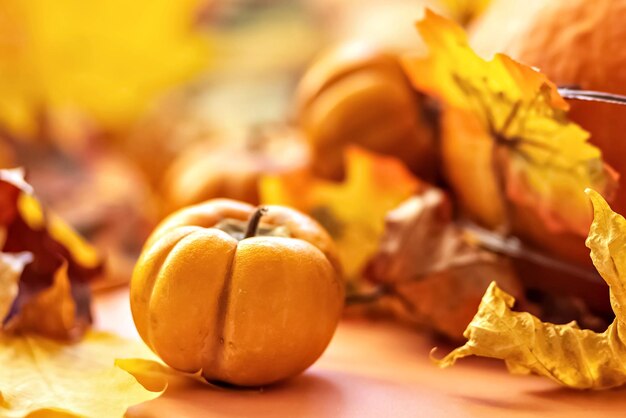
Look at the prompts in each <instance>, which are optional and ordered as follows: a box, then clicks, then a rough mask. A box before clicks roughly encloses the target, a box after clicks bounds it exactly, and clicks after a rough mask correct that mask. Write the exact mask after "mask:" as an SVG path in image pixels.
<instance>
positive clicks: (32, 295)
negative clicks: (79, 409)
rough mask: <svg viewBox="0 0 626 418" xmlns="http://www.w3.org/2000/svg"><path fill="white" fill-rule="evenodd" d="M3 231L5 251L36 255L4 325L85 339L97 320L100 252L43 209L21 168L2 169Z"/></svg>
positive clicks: (0, 217) (0, 211)
mask: <svg viewBox="0 0 626 418" xmlns="http://www.w3.org/2000/svg"><path fill="white" fill-rule="evenodd" d="M0 230H2V231H3V236H4V240H3V242H1V243H0V251H2V253H4V254H13V255H16V254H19V253H23V252H27V253H29V254H30V255H31V259H30V260H29V262H28V263H25V264H24V266H23V269H22V270H21V273H20V276H19V282H18V292H17V294H16V295H15V297H14V299H13V301H12V304H11V308H10V310H9V312H8V314H6V315H3V317H2V318H1V319H2V324H3V327H5V328H6V329H11V330H12V331H19V330H20V329H22V327H24V329H29V330H32V331H37V332H38V333H41V334H43V335H47V336H50V337H54V338H69V339H71V338H76V337H79V336H80V335H81V334H82V333H83V332H84V331H85V330H86V329H87V327H88V325H89V324H90V323H91V310H90V290H89V281H90V280H92V279H93V278H94V277H97V276H98V275H99V274H101V271H102V260H101V259H100V256H99V254H98V253H97V252H96V251H95V249H94V248H93V247H91V246H90V245H89V244H88V243H86V242H85V241H84V240H83V239H82V238H81V237H80V236H79V235H78V234H76V233H75V232H74V231H73V230H72V229H71V228H70V227H69V226H68V225H67V224H65V223H64V222H63V221H62V220H61V219H60V218H59V217H58V216H56V215H55V214H53V213H50V212H48V211H46V210H45V209H44V208H43V207H42V205H41V204H40V203H39V201H38V200H37V199H36V198H35V197H34V195H33V190H32V187H30V185H28V183H26V182H25V180H24V177H23V172H22V170H20V169H13V170H0ZM42 318H45V319H42Z"/></svg>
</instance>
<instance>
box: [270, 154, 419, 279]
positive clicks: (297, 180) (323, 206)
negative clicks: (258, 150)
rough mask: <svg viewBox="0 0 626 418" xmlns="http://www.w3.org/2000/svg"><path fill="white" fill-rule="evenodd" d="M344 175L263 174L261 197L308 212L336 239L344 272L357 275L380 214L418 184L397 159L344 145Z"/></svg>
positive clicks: (380, 227)
mask: <svg viewBox="0 0 626 418" xmlns="http://www.w3.org/2000/svg"><path fill="white" fill-rule="evenodd" d="M346 165H347V168H346V178H345V181H344V182H343V183H334V182H331V181H326V180H321V179H317V178H315V177H313V175H312V174H311V173H310V172H303V173H299V174H295V175H294V174H288V175H272V176H265V177H264V178H263V179H262V180H261V183H260V195H261V201H262V202H263V203H265V204H276V205H288V206H292V207H295V208H296V209H299V210H301V211H303V212H305V213H308V214H310V215H311V216H312V217H313V218H315V219H316V220H317V221H319V222H320V223H321V224H322V225H323V226H324V227H326V229H327V230H328V232H329V233H330V235H331V236H332V237H333V238H334V240H335V242H336V243H337V247H338V250H339V258H340V260H341V264H342V267H343V269H344V274H345V275H346V277H347V278H348V279H349V280H357V279H358V277H359V276H360V273H361V270H362V269H363V267H364V266H365V264H366V263H367V261H368V260H369V258H370V257H371V256H372V255H373V254H374V252H375V251H376V249H377V247H378V241H379V239H380V237H381V235H382V233H383V231H384V227H385V216H386V214H387V212H388V211H390V210H391V209H393V208H395V207H396V206H397V205H399V204H400V203H401V202H402V201H404V200H405V199H406V198H408V197H409V196H411V195H412V194H414V193H416V192H417V191H418V189H419V187H420V183H419V182H418V181H417V179H416V178H415V177H413V175H411V173H410V172H409V171H408V170H407V169H406V168H405V167H404V165H403V164H402V163H401V162H400V161H399V160H396V159H394V158H391V157H383V156H379V155H376V154H374V153H370V152H367V151H364V150H362V149H359V148H355V147H349V148H348V149H347V150H346Z"/></svg>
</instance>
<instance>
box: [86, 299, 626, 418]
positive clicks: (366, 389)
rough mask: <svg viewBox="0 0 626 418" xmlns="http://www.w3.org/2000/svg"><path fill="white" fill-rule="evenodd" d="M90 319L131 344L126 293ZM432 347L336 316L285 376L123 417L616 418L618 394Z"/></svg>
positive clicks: (184, 394)
mask: <svg viewBox="0 0 626 418" xmlns="http://www.w3.org/2000/svg"><path fill="white" fill-rule="evenodd" d="M95 314H96V328H98V329H103V330H108V331H113V332H116V333H118V334H120V335H123V336H126V337H130V338H139V337H138V336H137V333H136V331H135V327H134V325H133V322H132V318H131V315H130V308H129V306H128V294H127V291H126V290H124V289H119V290H115V291H110V292H107V293H102V294H98V295H97V296H96V298H95ZM433 344H434V342H433V340H432V339H430V338H428V337H427V336H425V335H422V334H420V333H418V332H415V331H414V330H412V329H410V328H408V327H403V326H401V325H397V324H394V323H389V322H386V321H374V322H367V321H355V320H344V321H343V322H342V323H341V324H340V326H339V328H338V330H337V333H336V334H335V337H334V338H333V341H332V342H331V344H330V346H329V347H328V349H327V350H326V352H325V353H324V355H323V356H322V357H321V358H320V359H319V361H318V362H317V363H316V364H315V365H313V366H312V367H311V368H310V369H309V370H308V371H307V372H306V373H304V374H303V375H301V376H299V377H297V378H295V379H292V380H290V381H288V382H285V383H283V384H280V385H277V386H272V387H268V388H264V389H263V390H221V389H215V388H212V387H210V386H206V385H202V384H199V383H190V384H188V385H182V386H180V385H179V386H176V387H173V388H170V389H168V390H167V391H166V393H165V394H164V395H163V396H162V397H160V398H158V399H156V400H153V401H150V402H146V403H144V404H141V405H138V406H135V407H133V408H131V410H130V411H129V412H128V417H130V418H148V417H155V418H156V417H159V418H161V417H164V418H165V417H166V418H170V417H172V418H186V417H189V418H196V417H198V418H199V417H203V418H204V417H315V418H320V417H345V418H352V417H358V418H367V417H377V418H379V417H446V418H447V417H461V418H462V417H529V416H532V417H588V416H590V414H591V413H593V414H594V415H596V416H598V417H612V416H616V417H617V416H626V389H624V390H610V391H603V392H590V391H586V392H580V391H573V390H568V389H564V388H561V387H559V386H557V385H555V384H554V383H552V382H550V381H548V380H547V379H543V378H540V377H537V376H513V375H510V374H508V373H507V371H506V368H505V367H504V364H502V362H499V361H495V360H489V359H478V358H472V359H467V360H463V361H461V362H459V363H458V364H457V365H456V366H454V367H452V368H450V369H447V370H440V369H438V368H437V367H435V366H434V365H433V364H432V363H431V362H430V360H429V358H428V353H429V351H430V349H431V348H432V346H433ZM449 348H450V347H443V348H442V349H441V354H443V353H444V352H445V350H448V349H449Z"/></svg>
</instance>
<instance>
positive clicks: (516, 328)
mask: <svg viewBox="0 0 626 418" xmlns="http://www.w3.org/2000/svg"><path fill="white" fill-rule="evenodd" d="M587 194H588V195H589V197H590V199H591V202H592V203H593V211H594V219H593V223H592V225H591V229H590V231H589V237H588V238H587V246H588V247H589V249H590V250H591V259H592V260H593V263H594V265H595V266H596V268H597V269H598V272H599V273H600V274H601V275H602V277H603V278H604V280H605V281H606V283H607V284H608V285H609V289H610V295H611V306H612V307H613V311H614V312H615V320H614V321H613V323H612V324H611V325H610V326H609V327H608V328H607V330H606V331H605V332H603V333H601V334H600V333H595V332H592V331H590V330H585V329H580V328H579V327H578V325H577V324H576V323H575V322H572V323H569V324H565V325H554V324H550V323H543V322H541V321H540V320H539V319H538V318H536V317H534V316H533V315H531V314H529V313H525V312H514V311H512V310H511V308H512V307H513V305H514V303H515V299H514V298H513V296H511V295H509V294H508V293H506V292H504V291H503V290H501V289H500V288H499V287H498V286H497V285H496V283H495V282H493V283H492V284H491V285H490V286H489V289H488V290H487V292H486V293H485V296H484V297H483V300H482V302H481V304H480V307H479V308H478V313H477V314H476V316H475V317H474V319H473V320H472V322H471V323H470V324H469V326H468V327H467V330H466V331H465V337H466V338H467V339H468V341H467V343H465V345H463V346H462V347H459V348H457V349H455V350H454V351H452V352H451V353H449V354H448V355H447V356H445V357H444V358H443V359H441V360H436V362H437V364H438V365H439V366H440V367H449V366H451V365H453V364H454V363H455V361H456V360H458V359H460V358H463V357H467V356H471V355H477V356H484V357H493V358H498V359H503V360H505V362H506V365H507V367H508V368H509V370H510V371H511V372H513V373H519V374H528V373H536V374H539V375H542V376H546V377H549V378H550V379H553V380H554V381H556V382H558V383H560V384H562V385H565V386H568V387H572V388H576V389H608V388H612V387H616V386H620V385H623V384H624V383H626V337H624V336H625V335H626V290H625V289H626V220H625V219H624V218H623V217H622V216H621V215H619V214H617V213H614V212H613V211H612V210H611V208H610V207H609V205H608V204H607V203H606V201H605V200H604V199H603V198H602V196H601V195H600V194H598V193H597V192H595V191H592V190H588V191H587Z"/></svg>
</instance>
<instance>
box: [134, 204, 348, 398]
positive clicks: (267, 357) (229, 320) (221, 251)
mask: <svg viewBox="0 0 626 418" xmlns="http://www.w3.org/2000/svg"><path fill="white" fill-rule="evenodd" d="M338 266H339V265H338V258H337V255H336V250H335V247H334V244H333V242H332V240H331V238H330V236H329V235H328V234H327V232H326V231H325V230H324V229H323V228H322V227H321V226H320V225H319V224H317V223H316V222H315V221H314V220H312V219H310V218H309V217H307V216H306V215H303V214H301V213H299V212H297V211H295V210H293V209H289V208H286V207H281V206H266V207H264V208H261V209H258V208H256V207H254V206H252V205H249V204H246V203H242V202H237V201H233V200H228V199H215V200H210V201H207V202H205V203H202V204H199V205H196V206H191V207H188V208H185V209H182V210H180V211H178V212H176V213H174V214H172V215H171V216H169V217H168V218H166V219H165V220H164V221H163V222H162V223H161V225H160V226H158V227H157V228H156V230H155V231H154V232H153V234H152V235H151V237H150V238H149V239H148V241H147V242H146V245H145V247H144V250H143V253H142V255H141V257H140V259H139V261H138V262H137V266H136V268H135V271H134V273H133V278H132V282H131V288H130V293H131V296H130V297H131V300H130V302H131V308H132V312H133V318H134V320H135V324H136V326H137V330H138V331H139V334H140V335H141V337H142V338H143V339H144V341H145V342H146V344H147V345H148V346H149V347H150V348H151V349H152V350H153V351H154V352H155V353H156V354H158V355H159V356H160V357H161V358H162V359H163V361H165V363H167V364H168V365H170V366H171V367H173V368H175V369H177V370H181V371H184V372H190V373H195V372H198V371H201V372H202V375H203V376H204V377H205V378H206V379H207V380H212V381H223V382H227V383H230V384H234V385H241V386H259V385H266V384H270V383H274V382H276V381H279V380H283V379H286V378H289V377H292V376H294V375H297V374H299V373H300V372H302V371H304V370H305V369H306V368H307V367H309V366H310V365H311V364H313V362H315V360H317V358H318V357H319V356H320V355H321V354H322V352H323V351H324V350H325V348H326V346H327V345H328V343H329V342H330V339H331V337H332V335H333V333H334V331H335V328H336V327H337V323H338V321H339V318H340V315H341V311H342V308H343V300H344V286H343V284H342V283H341V281H340V279H339V274H338Z"/></svg>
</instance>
